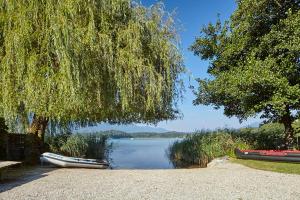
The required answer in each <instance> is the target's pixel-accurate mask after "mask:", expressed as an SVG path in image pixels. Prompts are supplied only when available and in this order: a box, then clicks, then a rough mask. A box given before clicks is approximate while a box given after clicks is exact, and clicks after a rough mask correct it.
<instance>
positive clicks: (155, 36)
mask: <svg viewBox="0 0 300 200" xmlns="http://www.w3.org/2000/svg"><path fill="white" fill-rule="evenodd" d="M183 70H184V67H183V62H182V57H181V53H180V50H179V48H178V37H177V33H176V27H175V24H174V20H173V17H172V16H171V15H170V14H168V13H167V12H165V11H164V9H163V5H162V4H156V5H153V6H151V7H149V8H147V7H144V6H142V5H141V4H138V3H134V2H132V1H131V0H20V1H15V0H0V115H1V116H3V117H4V118H6V119H7V120H11V119H13V120H15V119H21V121H22V120H23V121H22V122H23V123H29V128H28V132H29V133H32V134H34V135H37V136H39V137H40V139H43V137H44V132H45V128H46V127H47V125H48V122H49V121H54V122H62V123H68V122H72V123H81V124H82V123H89V122H101V121H106V122H117V123H119V122H120V123H121V122H125V123H127V122H157V121H160V120H165V119H174V118H176V116H178V115H177V114H178V111H177V109H176V101H177V99H178V97H179V96H180V91H181V80H180V77H179V76H180V73H181V72H183ZM28 119H30V120H28ZM28 121H30V122H28Z"/></svg>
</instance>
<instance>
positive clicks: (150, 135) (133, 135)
mask: <svg viewBox="0 0 300 200" xmlns="http://www.w3.org/2000/svg"><path fill="white" fill-rule="evenodd" d="M93 134H96V135H106V136H108V137H109V138H112V139H121V138H184V137H185V136H187V135H188V134H189V133H182V132H175V131H171V132H164V133H153V132H137V133H126V132H123V131H116V130H109V131H101V132H96V133H93Z"/></svg>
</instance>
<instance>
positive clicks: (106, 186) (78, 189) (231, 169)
mask: <svg viewBox="0 0 300 200" xmlns="http://www.w3.org/2000/svg"><path fill="white" fill-rule="evenodd" d="M299 187H300V176H299V175H289V174H281V173H274V172H266V171H260V170H254V169H250V168H247V167H244V166H241V165H238V164H233V163H228V162H226V163H222V164H217V165H216V166H213V167H210V168H206V169H181V170H89V169H57V170H53V171H50V172H45V169H39V170H36V171H35V172H34V173H33V174H30V175H29V176H27V177H26V178H23V179H22V180H19V181H18V182H13V183H5V184H2V185H0V199H5V200H8V199H12V200H18V199H66V200H67V199H120V200H121V199H122V200H125V199H130V200H133V199H172V200H173V199H180V200H181V199H251V200H253V199H264V200H265V199H300V190H299Z"/></svg>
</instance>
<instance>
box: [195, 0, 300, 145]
mask: <svg viewBox="0 0 300 200" xmlns="http://www.w3.org/2000/svg"><path fill="white" fill-rule="evenodd" d="M237 5H238V7H237V9H236V11H235V12H234V13H233V14H232V16H231V18H230V20H229V21H226V22H225V23H221V22H220V20H219V21H218V22H217V23H216V24H209V25H207V26H206V27H204V28H203V30H202V34H201V36H200V37H197V38H196V40H195V42H194V44H193V45H192V46H191V50H192V51H193V52H194V53H195V55H198V56H200V57H201V58H202V59H207V60H210V66H209V69H208V73H209V74H210V75H212V78H211V79H205V80H199V84H200V87H199V90H198V92H197V99H196V100H195V101H194V103H195V104H205V105H214V106H215V107H216V108H220V107H224V113H225V114H226V115H227V116H237V117H238V118H239V119H240V120H245V119H247V118H248V117H252V116H256V115H257V114H260V115H261V117H262V118H265V119H268V120H269V121H279V122H282V123H284V125H285V131H286V137H287V142H288V141H289V142H288V143H291V142H292V139H291V138H292V137H293V136H292V132H293V130H292V126H291V123H292V121H293V118H294V117H295V113H297V114H298V112H299V110H300V45H299V44H300V11H299V9H300V1H299V0H239V1H237Z"/></svg>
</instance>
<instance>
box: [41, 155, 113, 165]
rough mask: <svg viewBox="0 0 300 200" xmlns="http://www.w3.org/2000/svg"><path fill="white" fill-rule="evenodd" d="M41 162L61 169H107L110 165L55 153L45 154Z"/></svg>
mask: <svg viewBox="0 0 300 200" xmlns="http://www.w3.org/2000/svg"><path fill="white" fill-rule="evenodd" d="M40 160H41V162H42V163H43V162H48V163H50V164H53V165H56V166H59V167H70V168H94V169H106V168H108V167H109V164H108V162H107V161H105V160H97V159H84V158H74V157H67V156H62V155H58V154H54V153H48V152H46V153H43V154H42V155H41V157H40Z"/></svg>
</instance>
